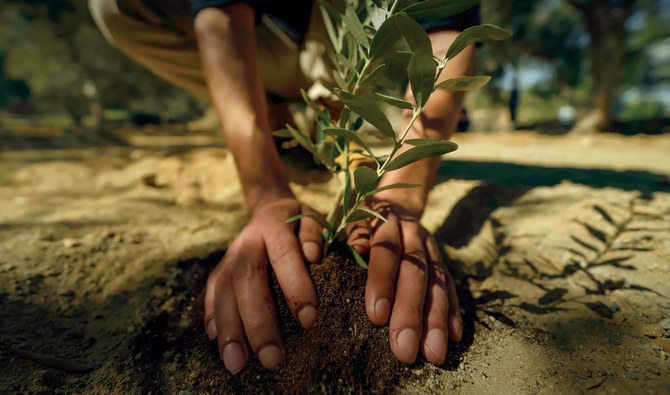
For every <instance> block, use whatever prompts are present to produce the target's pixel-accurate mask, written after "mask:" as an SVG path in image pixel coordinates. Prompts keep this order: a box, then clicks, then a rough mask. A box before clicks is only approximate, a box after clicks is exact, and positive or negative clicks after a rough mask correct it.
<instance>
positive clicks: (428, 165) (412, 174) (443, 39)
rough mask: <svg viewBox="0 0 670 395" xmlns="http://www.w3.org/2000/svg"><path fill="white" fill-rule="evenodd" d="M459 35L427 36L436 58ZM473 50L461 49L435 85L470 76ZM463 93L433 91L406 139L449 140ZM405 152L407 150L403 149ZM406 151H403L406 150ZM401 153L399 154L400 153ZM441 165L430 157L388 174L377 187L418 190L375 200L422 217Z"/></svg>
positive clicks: (382, 195)
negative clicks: (411, 185) (403, 185)
mask: <svg viewBox="0 0 670 395" xmlns="http://www.w3.org/2000/svg"><path fill="white" fill-rule="evenodd" d="M457 36H458V32H456V31H437V32H433V33H430V39H431V42H432V44H433V49H434V51H433V52H434V53H435V55H436V56H438V57H440V58H441V57H443V56H444V54H445V53H446V52H447V49H449V46H450V45H451V43H452V42H453V41H454V39H455V38H456V37H457ZM474 53H475V48H474V47H473V46H470V47H468V48H466V49H465V50H463V52H461V53H460V54H459V55H457V56H456V57H455V58H454V59H452V60H450V61H449V62H448V63H447V67H446V68H445V70H444V71H443V72H442V74H441V75H440V79H439V80H438V83H440V82H442V81H445V80H447V79H450V78H455V77H459V76H463V75H469V74H471V73H472V70H473V66H474ZM411 98H412V94H411V92H409V90H408V92H407V95H406V99H407V100H412V99H411ZM464 98H465V92H457V91H447V90H443V89H438V90H436V91H435V92H434V93H433V94H432V95H431V96H430V100H428V102H427V103H426V106H425V107H424V109H423V112H422V113H421V117H419V118H418V119H417V120H416V122H414V125H412V129H411V130H410V132H409V134H408V136H407V138H432V139H442V140H448V139H449V137H451V134H452V133H453V131H454V129H455V128H456V124H457V123H458V119H459V117H460V116H461V109H462V107H463V100H464ZM403 116H404V118H405V123H407V122H408V121H409V119H410V118H411V117H412V112H411V111H409V110H407V111H405V113H404V114H403ZM406 149H408V147H407V148H406ZM406 149H405V150H406ZM401 152H402V151H401ZM440 162H441V159H440V157H432V158H427V159H423V160H421V161H418V162H414V163H412V164H410V165H409V166H406V167H403V168H401V169H398V170H396V171H393V172H389V173H387V175H386V176H385V177H384V178H383V179H382V180H381V182H380V185H388V184H392V183H396V182H409V183H416V184H421V185H422V187H420V188H410V189H402V190H389V191H386V192H382V193H380V194H379V195H378V196H377V198H380V199H387V198H389V199H392V200H393V201H397V202H405V203H404V204H403V206H404V207H405V209H407V210H408V211H409V212H410V213H411V214H412V215H414V216H415V217H417V218H421V214H423V209H424V206H425V204H426V198H427V197H428V193H429V192H430V190H431V189H432V187H433V180H434V179H435V174H436V172H437V168H438V166H439V164H440Z"/></svg>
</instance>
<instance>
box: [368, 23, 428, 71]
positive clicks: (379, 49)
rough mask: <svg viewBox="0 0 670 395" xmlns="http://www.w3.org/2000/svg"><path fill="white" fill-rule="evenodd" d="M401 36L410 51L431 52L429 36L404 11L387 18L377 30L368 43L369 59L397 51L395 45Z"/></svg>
mask: <svg viewBox="0 0 670 395" xmlns="http://www.w3.org/2000/svg"><path fill="white" fill-rule="evenodd" d="M401 37H403V38H404V39H405V41H407V44H409V47H410V48H411V49H412V51H419V50H422V51H426V52H429V53H431V54H432V53H433V49H432V46H431V44H430V38H429V37H428V34H427V33H426V30H424V28H423V27H421V25H420V24H419V23H418V22H417V21H415V20H414V19H412V18H410V17H408V16H407V15H406V14H404V13H398V14H395V15H393V16H391V17H390V18H388V19H387V20H386V21H385V22H384V23H382V25H381V26H380V27H379V30H377V34H375V37H374V38H373V39H372V43H371V44H370V59H371V60H375V59H377V58H379V57H381V56H383V55H386V54H390V53H394V52H397V51H396V48H395V45H396V43H397V42H398V40H399V39H400V38H401Z"/></svg>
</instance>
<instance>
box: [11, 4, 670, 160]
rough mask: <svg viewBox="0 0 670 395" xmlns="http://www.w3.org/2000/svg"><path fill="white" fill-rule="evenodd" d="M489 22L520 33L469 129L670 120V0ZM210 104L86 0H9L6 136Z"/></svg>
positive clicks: (491, 56) (500, 58)
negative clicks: (146, 62) (129, 51)
mask: <svg viewBox="0 0 670 395" xmlns="http://www.w3.org/2000/svg"><path fill="white" fill-rule="evenodd" d="M482 22H483V23H494V24H497V25H499V26H503V27H505V28H507V29H510V30H512V31H513V32H514V36H513V38H512V39H510V40H506V41H503V42H501V43H495V45H484V46H483V48H482V49H481V50H480V51H479V52H478V65H477V67H478V70H477V73H478V74H485V75H492V76H493V78H494V79H493V82H492V83H490V84H489V85H488V86H487V87H486V88H484V89H482V90H480V91H478V92H475V93H472V94H470V95H469V97H468V101H467V103H466V110H467V115H466V116H464V122H462V123H461V129H462V130H466V129H469V130H475V131H507V130H514V129H531V130H537V131H539V132H543V133H551V134H560V133H567V132H570V131H573V132H583V133H593V132H598V131H607V132H618V133H623V134H637V133H646V134H658V133H663V132H668V131H670V122H669V116H670V0H641V1H627V0H573V1H566V0H549V1H541V2H539V1H525V0H522V1H510V0H487V1H484V2H482ZM205 109H206V105H205V104H203V103H202V102H199V101H198V100H197V99H195V98H194V97H192V96H191V95H189V94H188V93H186V92H184V91H182V90H180V89H178V88H175V87H173V86H171V85H170V84H168V83H166V82H164V81H162V80H160V79H159V78H157V77H155V76H154V75H152V74H151V73H149V72H148V71H146V70H144V69H143V68H141V67H140V66H138V65H136V64H135V63H134V62H133V61H131V60H130V59H128V58H127V57H126V56H124V55H123V54H122V53H121V52H119V51H118V50H117V49H116V48H114V47H112V46H110V45H109V44H108V43H107V42H106V41H105V40H104V38H103V37H102V35H101V34H100V33H99V32H98V30H97V28H96V26H95V24H94V23H93V20H92V18H91V17H90V15H89V13H88V9H87V4H86V1H85V0H26V1H18V0H3V1H2V7H1V8H0V128H1V129H2V130H4V131H3V134H4V135H5V136H6V138H3V140H6V141H5V142H4V144H3V145H5V147H6V148H7V147H8V145H10V144H9V143H8V141H9V140H8V139H9V137H11V136H9V134H8V133H10V132H11V134H12V135H15V134H16V133H23V134H29V135H31V134H32V135H50V134H63V133H65V134H68V133H70V132H74V133H79V137H80V139H81V138H83V137H82V136H86V135H89V136H90V138H96V139H105V138H106V139H111V140H114V139H115V138H116V137H117V133H110V132H112V131H118V130H119V129H121V128H126V127H135V126H140V127H144V126H146V125H157V126H158V125H160V127H161V128H163V129H164V130H173V131H174V130H177V131H179V130H182V129H183V128H181V129H180V127H181V126H179V127H177V126H175V128H176V129H175V128H173V129H170V125H184V124H186V123H187V122H188V121H191V120H194V119H197V118H199V117H200V116H201V115H202V114H203V112H204V110H205ZM166 127H167V129H165V128H166ZM16 144H17V143H15V144H13V145H16ZM14 148H17V147H14Z"/></svg>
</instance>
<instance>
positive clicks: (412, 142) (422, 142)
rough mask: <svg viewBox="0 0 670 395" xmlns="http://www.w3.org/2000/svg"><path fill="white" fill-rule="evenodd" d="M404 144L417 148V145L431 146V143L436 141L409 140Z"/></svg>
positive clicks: (425, 139)
mask: <svg viewBox="0 0 670 395" xmlns="http://www.w3.org/2000/svg"><path fill="white" fill-rule="evenodd" d="M404 142H405V144H409V145H414V146H417V145H426V144H431V143H434V142H435V140H434V139H428V138H424V139H407V140H405V141H404Z"/></svg>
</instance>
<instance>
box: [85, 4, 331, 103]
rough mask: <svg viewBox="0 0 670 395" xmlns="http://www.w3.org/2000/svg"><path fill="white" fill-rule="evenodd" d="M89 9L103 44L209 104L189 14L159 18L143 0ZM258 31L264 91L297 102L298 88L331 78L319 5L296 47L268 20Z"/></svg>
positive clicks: (308, 87)
mask: <svg viewBox="0 0 670 395" xmlns="http://www.w3.org/2000/svg"><path fill="white" fill-rule="evenodd" d="M89 8H90V11H91V14H92V16H93V19H94V20H95V22H96V24H97V25H98V27H99V29H100V31H101V32H102V33H103V35H104V36H105V38H106V39H107V41H109V42H110V43H111V44H113V45H115V46H116V47H118V48H119V49H120V50H121V51H123V52H124V53H125V54H127V55H128V56H129V57H131V58H132V59H134V60H135V61H137V62H138V63H139V64H141V65H142V66H144V67H146V68H147V69H149V70H151V71H152V72H154V73H155V74H157V75H158V76H160V77H161V78H163V79H165V80H167V81H169V82H170V83H172V84H174V85H177V86H179V87H181V88H184V89H185V90H187V91H189V92H190V93H192V94H194V95H195V96H197V97H199V98H200V99H202V100H206V101H210V95H209V91H208V89H207V83H206V81H205V76H204V72H203V69H202V66H201V63H200V55H199V53H198V46H197V43H196V40H195V34H194V32H193V20H192V17H191V15H190V13H189V14H187V15H183V16H167V15H165V14H158V13H156V12H153V11H152V10H151V9H150V8H148V7H145V6H143V4H142V2H141V0H89ZM256 32H257V40H256V43H257V45H256V48H257V56H258V64H259V69H260V70H259V71H260V75H261V79H262V81H263V84H264V86H265V89H266V91H267V92H270V93H273V94H276V95H279V96H281V97H284V98H299V97H300V89H305V90H310V88H312V87H313V85H314V82H315V81H318V80H320V79H322V78H326V79H329V78H328V77H329V76H328V73H327V68H326V62H325V58H326V56H325V52H326V44H325V43H326V42H327V40H328V39H327V34H326V33H325V29H324V27H323V23H322V19H321V14H320V13H319V11H318V6H315V7H314V9H313V10H312V19H311V21H310V26H309V29H308V31H307V33H306V35H305V38H304V40H303V42H302V43H300V44H296V43H294V42H292V41H291V40H290V39H288V38H287V37H283V36H282V35H281V32H280V31H278V30H277V29H276V26H272V23H271V21H269V20H263V21H262V22H261V23H260V24H259V25H258V26H257V29H256ZM317 85H318V84H317ZM315 90H319V93H322V92H323V90H321V89H319V87H318V86H317V87H314V88H313V89H312V91H311V92H310V95H312V92H314V91H315ZM319 93H314V95H318V94H319Z"/></svg>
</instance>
